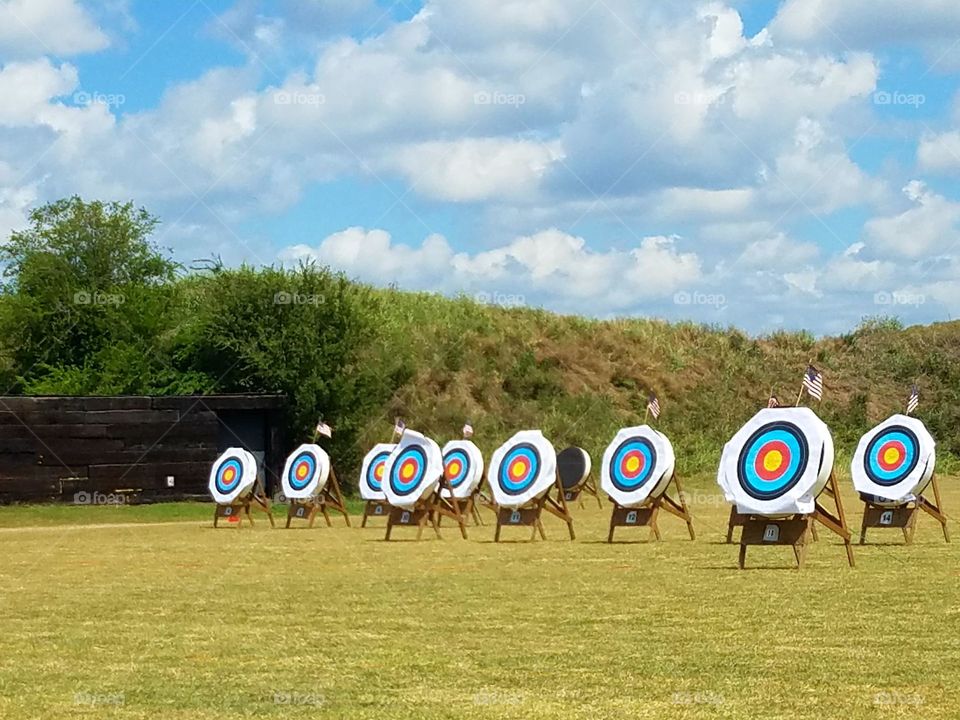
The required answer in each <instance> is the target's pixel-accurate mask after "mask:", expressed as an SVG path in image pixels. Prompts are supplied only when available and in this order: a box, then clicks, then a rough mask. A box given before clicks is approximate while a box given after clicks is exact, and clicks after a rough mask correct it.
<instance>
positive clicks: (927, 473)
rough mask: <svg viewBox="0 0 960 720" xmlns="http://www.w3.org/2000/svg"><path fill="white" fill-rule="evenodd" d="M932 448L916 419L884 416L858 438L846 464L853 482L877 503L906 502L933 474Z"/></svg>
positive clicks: (934, 456) (913, 496)
mask: <svg viewBox="0 0 960 720" xmlns="http://www.w3.org/2000/svg"><path fill="white" fill-rule="evenodd" d="M935 448H936V442H934V439H933V436H932V435H930V432H929V431H928V430H927V428H926V426H925V425H924V424H923V423H922V422H921V421H920V420H917V418H913V417H910V416H909V415H894V416H893V417H890V418H887V419H886V420H884V421H883V422H882V423H880V424H879V425H877V426H876V427H875V428H873V429H872V430H870V431H869V432H868V433H867V434H866V435H864V436H863V437H862V438H860V442H859V443H858V444H857V450H856V452H855V453H854V454H853V462H852V463H851V466H850V472H851V474H852V475H853V485H854V487H855V488H856V489H857V491H858V492H860V493H862V494H864V495H870V496H872V497H871V501H874V502H876V503H877V504H890V505H900V504H903V503H906V502H910V501H911V500H913V499H915V497H916V496H917V495H919V494H920V493H922V492H923V491H924V489H925V488H926V487H927V485H928V484H929V483H930V479H931V478H932V477H933V470H934V467H935V465H936V452H935Z"/></svg>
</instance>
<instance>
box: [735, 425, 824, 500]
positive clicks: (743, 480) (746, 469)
mask: <svg viewBox="0 0 960 720" xmlns="http://www.w3.org/2000/svg"><path fill="white" fill-rule="evenodd" d="M833 459H834V451H833V437H832V436H831V435H830V429H829V428H828V427H827V426H826V424H825V423H824V422H823V421H822V420H821V419H820V418H819V417H817V415H816V413H814V412H813V410H811V409H810V408H805V407H796V408H765V409H763V410H761V411H760V412H758V413H757V414H756V415H754V416H753V418H751V419H750V421H749V422H748V423H747V424H746V425H744V426H743V427H742V428H740V430H739V431H738V432H737V433H736V434H735V435H734V436H733V438H732V439H731V440H730V442H728V443H727V444H726V446H725V447H724V449H723V455H722V457H721V458H720V469H719V471H718V473H717V482H718V483H719V485H720V487H721V488H723V491H724V495H725V496H726V498H727V500H728V501H729V502H733V503H735V504H736V505H737V510H738V512H741V513H744V514H748V515H793V514H796V513H801V514H807V513H811V512H813V507H814V502H815V499H816V497H817V495H819V494H820V492H821V491H822V490H823V488H824V487H825V486H826V484H827V481H828V480H829V479H830V473H831V471H832V470H833Z"/></svg>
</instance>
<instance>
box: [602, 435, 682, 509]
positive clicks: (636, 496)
mask: <svg viewBox="0 0 960 720" xmlns="http://www.w3.org/2000/svg"><path fill="white" fill-rule="evenodd" d="M638 436H639V437H642V438H646V439H647V440H649V441H650V444H651V445H653V448H654V450H656V452H657V465H656V467H654V470H653V473H651V476H650V479H649V480H647V482H645V483H644V484H643V485H641V486H640V487H639V488H637V489H636V490H633V491H631V492H625V491H623V490H620V489H619V488H617V487H616V486H615V485H614V484H613V478H611V477H610V462H611V461H612V460H613V454H614V453H615V452H616V451H617V448H618V447H620V445H621V444H622V443H623V442H624V441H625V440H627V439H629V438H632V437H638ZM676 464H677V458H676V455H675V454H674V452H673V445H672V444H671V442H670V439H669V438H668V437H667V436H666V435H664V434H663V433H662V432H660V431H659V430H655V429H654V428H652V427H650V426H649V425H637V426H635V427H627V428H623V429H622V430H620V432H618V433H617V434H616V436H615V437H614V438H613V441H612V442H611V443H610V444H609V445H607V449H606V451H604V453H603V464H602V465H601V466H600V489H601V490H603V491H604V492H605V493H606V494H607V495H609V496H610V498H611V499H612V500H613V501H614V502H615V503H617V504H618V505H620V506H621V507H638V506H640V505H643V504H644V503H645V502H646V501H647V500H648V499H656V498H658V497H659V496H660V495H662V494H663V493H664V491H665V490H666V489H667V486H668V485H669V484H670V481H671V480H672V479H673V473H674V470H675V468H676ZM654 478H656V479H655V480H654Z"/></svg>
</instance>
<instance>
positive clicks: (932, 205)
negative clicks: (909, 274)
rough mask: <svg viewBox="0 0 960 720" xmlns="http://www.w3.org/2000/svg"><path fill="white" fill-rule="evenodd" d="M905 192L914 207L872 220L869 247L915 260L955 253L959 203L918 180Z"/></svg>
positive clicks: (867, 228) (868, 229) (868, 225)
mask: <svg viewBox="0 0 960 720" xmlns="http://www.w3.org/2000/svg"><path fill="white" fill-rule="evenodd" d="M903 193H904V195H906V196H907V198H908V199H909V200H910V201H911V203H912V207H910V208H909V209H907V210H905V211H903V212H902V213H899V214H897V215H890V216H886V217H878V218H873V219H871V220H868V221H867V223H866V224H865V225H864V234H865V237H866V239H867V245H868V247H870V248H871V249H875V250H877V251H879V252H882V253H888V254H890V255H894V256H899V257H906V258H914V259H916V258H921V257H924V256H926V255H929V254H931V253H935V252H939V251H955V250H956V248H957V241H958V239H960V237H958V233H957V224H958V223H960V203H956V202H953V201H951V200H948V199H947V198H945V197H943V196H942V195H938V194H937V193H934V192H933V191H931V190H929V189H928V188H927V186H926V185H924V183H922V182H920V181H919V180H911V181H910V182H909V183H907V185H906V186H905V187H904V188H903Z"/></svg>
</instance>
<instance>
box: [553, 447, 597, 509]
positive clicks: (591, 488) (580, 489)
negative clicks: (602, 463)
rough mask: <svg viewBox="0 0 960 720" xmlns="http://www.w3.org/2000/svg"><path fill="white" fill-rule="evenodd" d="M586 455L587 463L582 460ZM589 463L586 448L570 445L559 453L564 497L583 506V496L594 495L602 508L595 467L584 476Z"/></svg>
mask: <svg viewBox="0 0 960 720" xmlns="http://www.w3.org/2000/svg"><path fill="white" fill-rule="evenodd" d="M584 457H586V458H587V463H584V461H583V460H582V458H584ZM588 463H589V456H588V455H587V454H586V450H584V449H583V448H579V447H576V446H573V447H568V448H566V449H565V450H562V451H561V452H560V453H559V454H558V455H557V474H558V475H560V483H561V484H562V485H563V499H564V500H566V501H567V502H568V503H572V502H576V501H579V505H580V507H581V508H582V507H584V504H583V496H584V495H593V497H595V498H596V499H597V507H598V508H600V509H601V510H602V509H603V501H602V500H601V499H600V491H599V490H598V489H597V482H596V480H594V479H593V469H592V468H591V469H590V471H589V472H587V473H586V477H584V471H585V470H586V469H587V464H588Z"/></svg>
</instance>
